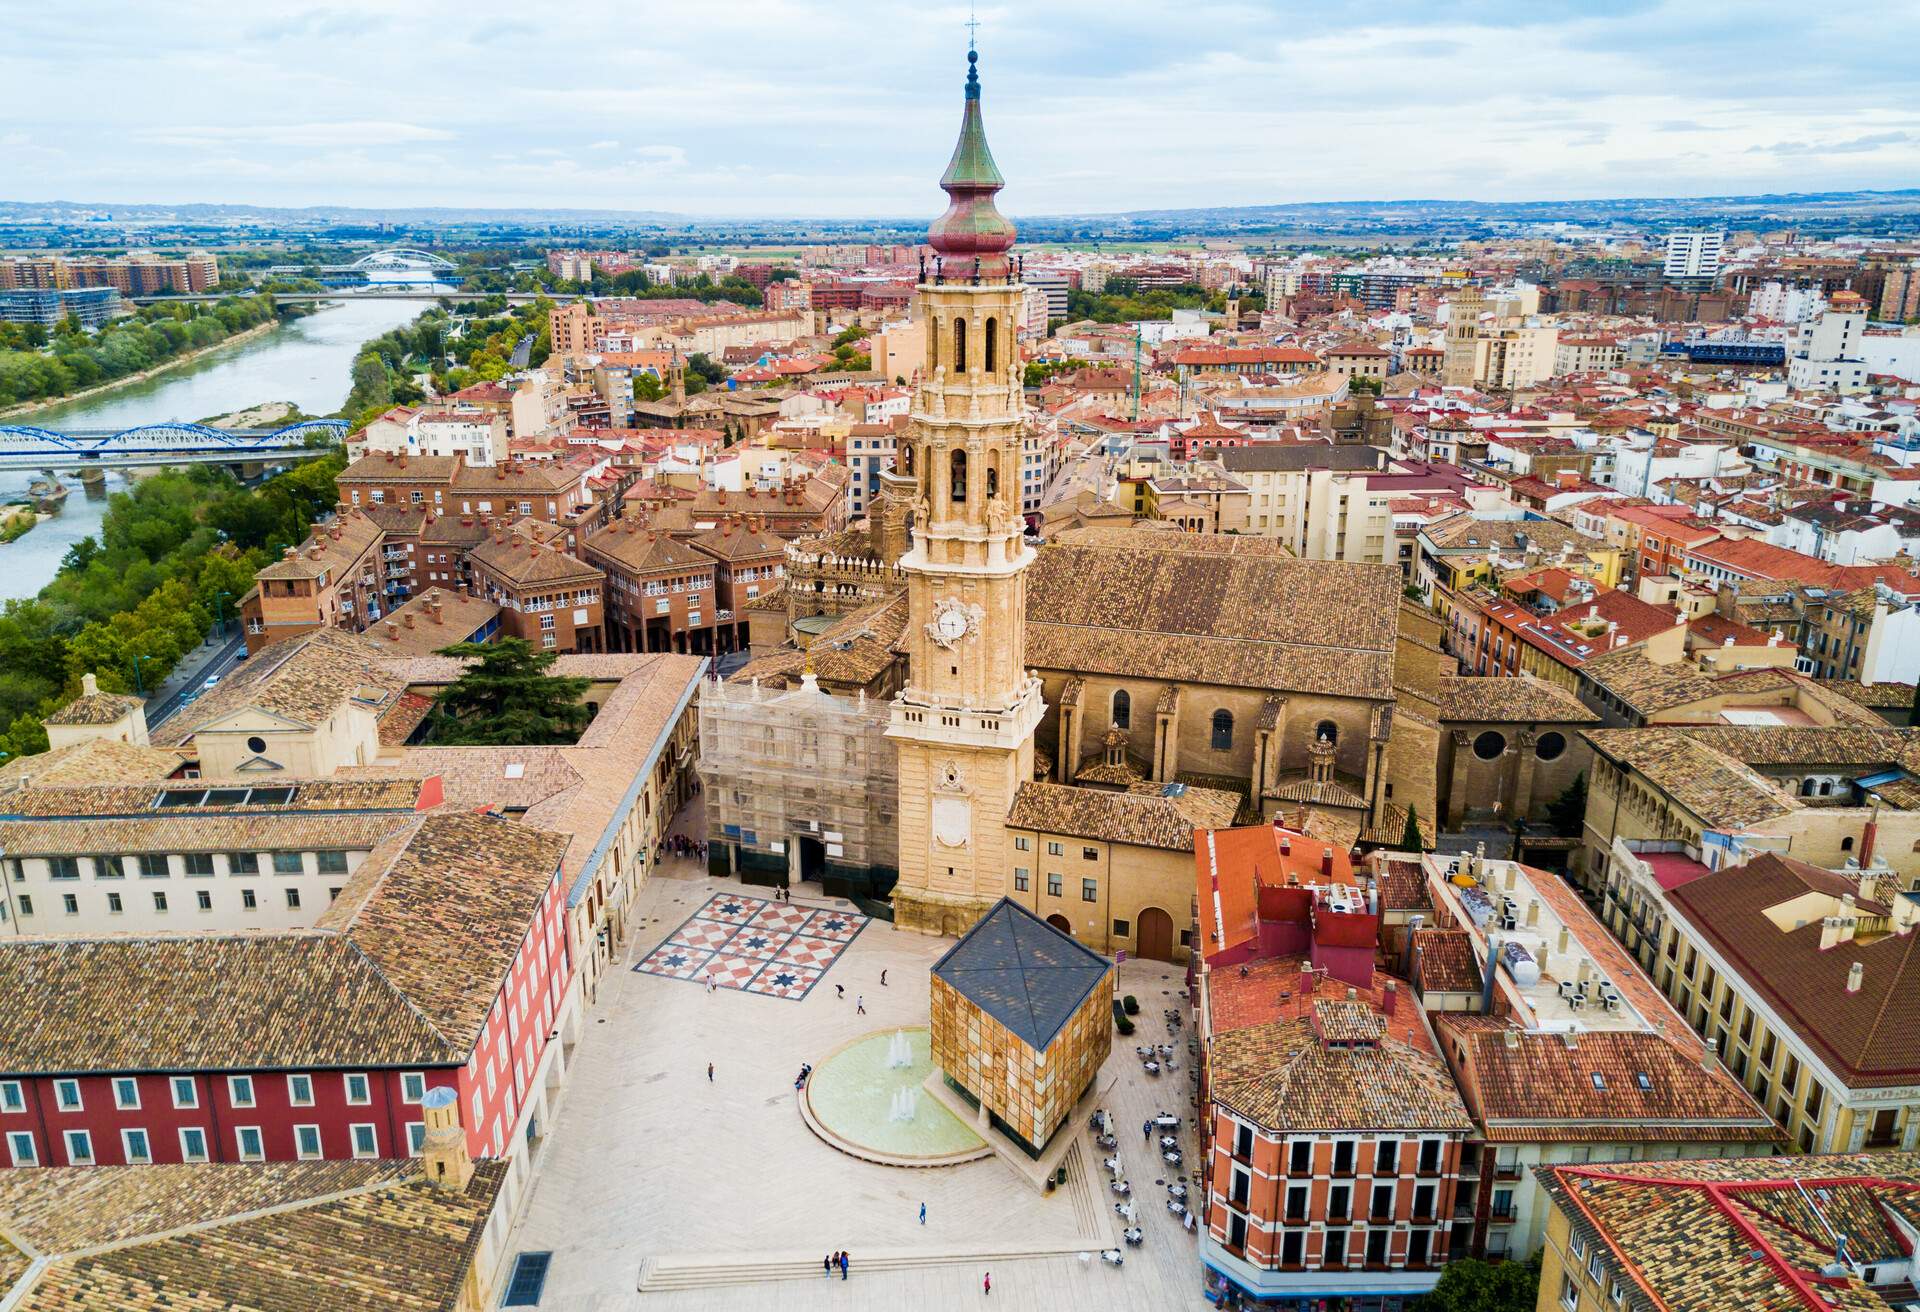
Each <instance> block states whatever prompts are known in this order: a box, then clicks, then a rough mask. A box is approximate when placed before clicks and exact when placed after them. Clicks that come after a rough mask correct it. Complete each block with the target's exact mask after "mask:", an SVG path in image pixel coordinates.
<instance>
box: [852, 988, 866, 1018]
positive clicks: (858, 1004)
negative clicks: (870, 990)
mask: <svg viewBox="0 0 1920 1312" xmlns="http://www.w3.org/2000/svg"><path fill="white" fill-rule="evenodd" d="M853 1014H854V1015H856V1016H864V1015H866V1014H867V995H866V994H864V993H861V994H857V995H855V997H854V999H853Z"/></svg>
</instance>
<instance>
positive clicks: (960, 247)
mask: <svg viewBox="0 0 1920 1312" xmlns="http://www.w3.org/2000/svg"><path fill="white" fill-rule="evenodd" d="M979 60H980V53H979V52H978V51H977V50H969V51H967V99H966V110H965V113H964V114H963V115H962V117H961V119H960V140H959V141H958V142H956V143H955V144H954V147H953V158H952V159H950V160H948V161H947V171H946V172H945V173H944V174H942V175H941V177H940V188H941V190H942V191H945V192H946V193H947V195H948V197H949V198H950V199H949V202H948V205H947V212H946V213H945V214H942V215H941V216H940V217H939V218H937V219H935V220H934V221H933V226H932V227H931V228H929V229H928V230H927V244H928V245H929V246H931V247H933V250H934V255H935V259H934V265H933V268H932V269H931V270H929V271H928V272H929V273H930V274H931V275H932V280H933V281H935V282H949V281H957V282H1006V281H1008V280H1009V279H1011V278H1012V276H1013V257H1012V256H1010V255H1008V254H1007V252H1008V251H1010V250H1012V249H1013V238H1014V228H1013V225H1012V224H1011V223H1009V222H1007V219H1006V216H1005V215H1003V214H1001V213H1000V211H999V210H998V209H996V208H994V204H993V197H994V193H995V192H997V191H999V190H1000V188H1002V187H1004V186H1006V185H1007V184H1006V179H1005V178H1002V177H1001V176H1000V169H999V166H997V165H996V164H995V163H994V162H993V152H992V151H991V150H989V149H988V148H987V128H986V124H985V123H984V122H983V121H982V120H981V117H980V71H979V69H978V68H977V67H976V65H977V64H978V63H979Z"/></svg>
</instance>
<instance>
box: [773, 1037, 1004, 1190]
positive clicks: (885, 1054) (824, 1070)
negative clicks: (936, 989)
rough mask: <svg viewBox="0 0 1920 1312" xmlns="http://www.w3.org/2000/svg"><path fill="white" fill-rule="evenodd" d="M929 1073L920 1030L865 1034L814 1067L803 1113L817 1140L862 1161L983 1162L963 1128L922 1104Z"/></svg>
mask: <svg viewBox="0 0 1920 1312" xmlns="http://www.w3.org/2000/svg"><path fill="white" fill-rule="evenodd" d="M932 1071H933V1056H932V1036H931V1035H930V1034H929V1033H928V1031H927V1030H925V1029H921V1028H913V1029H899V1030H894V1031H891V1032H884V1031H883V1032H881V1033H876V1034H869V1035H867V1036H865V1037H864V1038H859V1039H855V1040H854V1041H853V1042H851V1043H849V1044H847V1045H846V1046H845V1047H843V1048H841V1049H840V1050H839V1051H837V1052H834V1053H832V1054H830V1055H829V1056H827V1057H825V1058H824V1059H822V1060H821V1062H820V1063H819V1064H818V1065H817V1066H815V1067H814V1069H813V1074H812V1075H811V1076H810V1077H808V1079H807V1084H806V1089H805V1091H804V1102H803V1104H802V1110H803V1113H804V1115H805V1117H806V1120H807V1123H808V1124H809V1125H811V1126H812V1127H813V1129H814V1131H815V1132H816V1133H817V1134H819V1135H820V1137H821V1138H823V1139H825V1140H826V1141H827V1142H828V1143H830V1144H832V1145H833V1146H834V1147H836V1148H839V1149H840V1150H841V1151H843V1152H847V1153H851V1154H852V1155H854V1156H856V1157H863V1158H866V1159H867V1160H869V1161H878V1162H885V1163H889V1164H893V1165H901V1166H935V1165H944V1164H946V1163H949V1162H961V1161H969V1160H971V1159H973V1158H975V1157H979V1156H983V1155H985V1154H986V1153H987V1152H989V1151H990V1150H989V1149H988V1148H987V1145H986V1142H985V1141H984V1140H983V1139H981V1138H980V1136H979V1135H977V1134H975V1133H974V1132H973V1130H972V1129H971V1128H970V1127H969V1126H968V1125H967V1124H966V1123H965V1122H964V1121H962V1120H960V1119H959V1118H958V1117H956V1116H955V1115H954V1114H953V1113H952V1112H950V1111H948V1110H947V1108H946V1106H945V1104H943V1103H942V1102H941V1101H940V1100H939V1099H937V1098H926V1097H922V1096H921V1094H922V1090H921V1087H920V1086H921V1084H922V1083H923V1082H924V1081H925V1080H926V1079H927V1077H928V1076H929V1075H930V1074H931V1073H932Z"/></svg>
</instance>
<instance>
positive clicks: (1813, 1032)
mask: <svg viewBox="0 0 1920 1312" xmlns="http://www.w3.org/2000/svg"><path fill="white" fill-rule="evenodd" d="M1853 887H1855V885H1854V884H1853V881H1851V880H1847V879H1845V878H1843V877H1841V876H1838V875H1834V874H1833V873H1831V872H1830V871H1825V870H1821V869H1819V868H1818V867H1816V866H1809V865H1806V864H1805V863H1803V862H1799V861H1793V860H1790V859H1788V858H1786V857H1780V856H1775V855H1774V854H1772V853H1766V854H1763V855H1761V856H1758V857H1756V858H1754V859H1753V860H1752V861H1749V862H1748V863H1747V864H1746V865H1744V866H1737V867H1734V868H1732V869H1728V870H1720V871H1716V872H1714V873H1713V874H1711V875H1705V876H1702V877H1701V878H1699V879H1695V880H1692V881H1690V882H1688V883H1685V884H1682V885H1680V886H1679V887H1678V888H1675V889H1673V890H1671V891H1670V892H1669V893H1668V894H1667V900H1668V904H1669V905H1670V906H1671V907H1672V908H1673V909H1674V911H1675V912H1676V913H1677V914H1678V915H1680V916H1681V917H1682V918H1684V919H1685V921H1686V922H1687V924H1688V925H1690V926H1692V927H1693V929H1694V930H1695V931H1696V932H1698V933H1699V934H1700V935H1701V936H1702V937H1703V938H1704V939H1705V940H1706V941H1707V942H1709V943H1711V944H1712V945H1713V947H1714V949H1715V950H1716V951H1717V952H1719V953H1720V954H1721V955H1722V956H1723V957H1725V958H1726V959H1727V960H1728V962H1729V963H1730V964H1732V965H1733V966H1735V968H1736V969H1737V970H1738V971H1739V975H1740V978H1741V980H1742V982H1743V983H1744V984H1745V985H1746V987H1747V988H1750V989H1752V990H1753V991H1754V992H1755V993H1757V994H1758V995H1759V996H1760V997H1762V998H1764V999H1765V1000H1766V1002H1767V1004H1768V1005H1769V1006H1770V1007H1771V1008H1772V1009H1773V1010H1774V1011H1775V1013H1776V1014H1778V1015H1779V1016H1780V1017H1781V1018H1782V1019H1783V1020H1784V1021H1785V1022H1786V1023H1787V1024H1788V1025H1790V1026H1791V1027H1792V1028H1793V1031H1794V1033H1795V1034H1797V1035H1798V1036H1799V1037H1800V1038H1801V1040H1802V1041H1803V1042H1805V1043H1806V1044H1807V1045H1808V1046H1809V1047H1811V1048H1812V1049H1814V1050H1815V1051H1816V1052H1818V1053H1820V1054H1821V1056H1822V1059H1823V1060H1824V1061H1826V1062H1827V1064H1828V1065H1830V1066H1832V1067H1833V1068H1834V1069H1836V1070H1838V1071H1840V1072H1842V1073H1843V1074H1844V1075H1845V1076H1846V1077H1847V1079H1848V1081H1849V1083H1850V1084H1851V1085H1852V1086H1853V1087H1856V1088H1874V1087H1883V1086H1887V1085H1902V1084H1912V1083H1914V1082H1915V1081H1916V1079H1920V955H1917V954H1916V953H1915V951H1914V947H1915V945H1916V944H1920V934H1915V933H1907V934H1887V935H1885V936H1883V937H1880V938H1877V939H1874V940H1873V941H1866V940H1863V939H1859V938H1856V939H1854V940H1852V941H1851V942H1847V943H1842V944H1838V945H1836V946H1835V947H1833V948H1831V949H1829V950H1828V951H1825V952H1822V951H1821V950H1820V934H1821V925H1820V923H1819V919H1818V918H1815V919H1812V920H1810V921H1809V922H1808V923H1807V924H1804V925H1801V926H1799V927H1798V928H1794V929H1782V928H1781V926H1779V925H1777V924H1775V923H1774V921H1773V920H1772V919H1771V918H1769V917H1768V915H1767V914H1766V913H1767V910H1768V909H1769V908H1771V907H1774V906H1777V905H1779V904H1781V903H1784V902H1789V901H1792V900H1793V899H1795V898H1798V897H1801V896H1802V895H1804V894H1806V893H1807V892H1809V891H1814V892H1824V893H1826V894H1828V895H1829V896H1837V895H1838V893H1839V892H1840V891H1846V890H1849V889H1852V888H1853ZM1855 962H1859V963H1861V964H1862V965H1863V966H1864V967H1865V971H1864V974H1863V976H1862V980H1861V986H1860V989H1859V991H1858V992H1854V993H1849V992H1848V991H1847V977H1848V974H1849V972H1850V970H1851V968H1852V966H1853V963H1855Z"/></svg>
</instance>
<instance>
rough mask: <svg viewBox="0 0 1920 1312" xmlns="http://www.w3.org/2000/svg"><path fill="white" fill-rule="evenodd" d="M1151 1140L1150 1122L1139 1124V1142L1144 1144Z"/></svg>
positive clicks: (1151, 1127) (1151, 1124)
mask: <svg viewBox="0 0 1920 1312" xmlns="http://www.w3.org/2000/svg"><path fill="white" fill-rule="evenodd" d="M1151 1138H1153V1122H1152V1121H1142V1122H1140V1142H1142V1143H1145V1142H1146V1141H1147V1140H1149V1139H1151Z"/></svg>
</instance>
